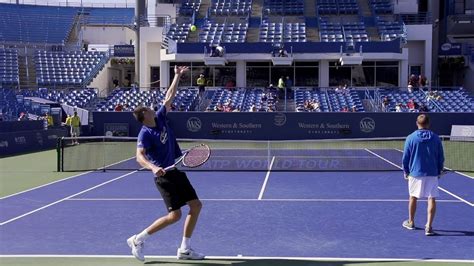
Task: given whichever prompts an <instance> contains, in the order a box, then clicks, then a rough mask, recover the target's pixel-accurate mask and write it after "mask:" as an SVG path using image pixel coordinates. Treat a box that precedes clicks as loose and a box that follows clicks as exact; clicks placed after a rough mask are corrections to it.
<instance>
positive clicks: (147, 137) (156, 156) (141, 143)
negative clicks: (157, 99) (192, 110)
mask: <svg viewBox="0 0 474 266" xmlns="http://www.w3.org/2000/svg"><path fill="white" fill-rule="evenodd" d="M155 122H156V127H147V126H145V125H143V126H142V128H141V130H140V133H138V139H137V147H138V148H144V149H145V153H146V156H147V158H148V160H149V161H151V162H152V163H153V164H154V165H157V166H160V167H163V168H165V167H168V166H170V165H172V164H174V162H175V159H176V158H178V157H180V156H181V155H182V153H181V149H180V148H179V145H178V142H177V141H176V137H175V136H174V134H173V130H172V129H171V127H170V126H169V124H168V118H167V117H166V107H165V106H164V105H163V106H161V107H160V109H159V110H158V111H157V112H156V118H155Z"/></svg>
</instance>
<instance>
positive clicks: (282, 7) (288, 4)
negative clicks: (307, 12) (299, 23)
mask: <svg viewBox="0 0 474 266" xmlns="http://www.w3.org/2000/svg"><path fill="white" fill-rule="evenodd" d="M263 12H264V14H263V15H303V14H304V2H303V0H265V1H264V4H263Z"/></svg>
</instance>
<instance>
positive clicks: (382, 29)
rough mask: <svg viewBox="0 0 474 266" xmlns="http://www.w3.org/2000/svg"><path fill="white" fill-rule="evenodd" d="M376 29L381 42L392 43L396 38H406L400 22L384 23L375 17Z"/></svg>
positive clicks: (381, 19)
mask: <svg viewBox="0 0 474 266" xmlns="http://www.w3.org/2000/svg"><path fill="white" fill-rule="evenodd" d="M376 23H377V29H378V31H379V34H380V39H381V40H382V41H392V40H395V39H397V38H402V39H405V38H406V32H405V29H404V26H403V23H402V22H399V21H385V20H384V19H383V18H380V17H376Z"/></svg>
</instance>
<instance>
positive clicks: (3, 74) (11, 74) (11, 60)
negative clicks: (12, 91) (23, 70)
mask: <svg viewBox="0 0 474 266" xmlns="http://www.w3.org/2000/svg"><path fill="white" fill-rule="evenodd" d="M18 74H19V71H18V52H17V51H16V50H12V49H0V85H5V86H6V85H17V84H18Z"/></svg>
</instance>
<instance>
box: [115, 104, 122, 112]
mask: <svg viewBox="0 0 474 266" xmlns="http://www.w3.org/2000/svg"><path fill="white" fill-rule="evenodd" d="M114 111H115V112H122V111H123V106H122V104H120V103H118V104H117V105H116V106H115V108H114Z"/></svg>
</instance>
